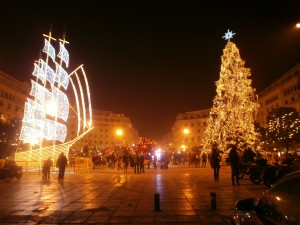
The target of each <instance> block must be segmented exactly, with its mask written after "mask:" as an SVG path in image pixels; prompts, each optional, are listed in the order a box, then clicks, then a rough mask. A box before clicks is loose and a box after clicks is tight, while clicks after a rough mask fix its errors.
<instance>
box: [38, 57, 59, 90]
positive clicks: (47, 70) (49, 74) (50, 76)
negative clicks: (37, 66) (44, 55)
mask: <svg viewBox="0 0 300 225" xmlns="http://www.w3.org/2000/svg"><path fill="white" fill-rule="evenodd" d="M40 61H41V70H40V71H42V72H43V73H44V76H45V78H46V80H47V81H49V82H50V84H51V85H53V84H54V80H55V76H56V74H55V72H54V70H53V69H52V68H51V67H50V66H49V65H48V64H47V63H46V62H45V61H44V60H42V59H41V60H40Z"/></svg>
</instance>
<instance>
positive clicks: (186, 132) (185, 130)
mask: <svg viewBox="0 0 300 225" xmlns="http://www.w3.org/2000/svg"><path fill="white" fill-rule="evenodd" d="M189 133H190V130H189V129H188V128H184V129H183V134H184V136H185V138H184V142H183V143H184V146H185V147H184V150H186V148H187V147H188V146H187V145H188V138H187V135H188V134H189Z"/></svg>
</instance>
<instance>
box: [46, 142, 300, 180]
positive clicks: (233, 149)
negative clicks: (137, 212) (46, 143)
mask: <svg viewBox="0 0 300 225" xmlns="http://www.w3.org/2000/svg"><path fill="white" fill-rule="evenodd" d="M227 150H228V151H229V154H228V158H227V160H228V161H227V162H228V164H230V167H231V182H232V185H240V181H239V169H240V163H241V162H243V163H248V162H254V160H255V157H256V156H257V154H256V153H255V152H254V151H253V150H252V149H251V148H246V149H243V150H241V149H238V147H237V145H234V144H232V145H229V146H228V149H227ZM222 153H223V152H222V151H220V150H219V148H218V145H217V144H216V143H215V144H213V145H212V148H211V151H207V152H204V151H203V152H201V151H195V152H189V153H186V154H166V153H165V152H163V153H161V155H160V157H159V158H158V157H157V155H156V154H150V153H138V152H136V153H129V152H124V153H122V154H116V153H110V154H108V155H106V157H103V156H99V155H93V156H92V163H93V169H96V167H97V166H99V165H107V166H108V168H110V169H117V170H118V171H123V172H124V173H128V169H129V168H131V169H132V170H131V171H132V172H133V173H135V174H139V173H145V170H146V169H150V168H153V169H157V167H158V166H160V168H161V169H168V166H169V164H170V163H171V164H172V165H182V164H185V163H188V166H189V167H195V168H197V167H198V168H201V167H202V168H205V167H206V164H207V163H208V164H209V165H210V167H211V168H212V169H213V178H214V180H215V181H216V182H218V181H219V173H220V168H221V161H222ZM296 159H297V157H296ZM296 159H295V160H296ZM292 160H294V157H289V158H288V157H286V161H287V162H288V163H290V162H291V161H292ZM277 161H278V160H277ZM298 161H299V162H300V158H299V157H298ZM67 165H68V159H67V157H66V156H65V155H64V153H61V154H60V155H59V157H58V158H57V160H56V164H55V166H56V167H57V168H58V179H63V178H64V174H65V168H66V166H67ZM52 167H53V161H52V160H51V158H48V159H47V160H45V161H44V164H43V168H42V171H43V178H42V179H45V180H49V178H50V170H51V168H52Z"/></svg>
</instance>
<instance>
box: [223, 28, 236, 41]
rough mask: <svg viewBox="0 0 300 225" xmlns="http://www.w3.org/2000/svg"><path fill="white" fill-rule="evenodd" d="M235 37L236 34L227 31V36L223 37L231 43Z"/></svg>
mask: <svg viewBox="0 0 300 225" xmlns="http://www.w3.org/2000/svg"><path fill="white" fill-rule="evenodd" d="M233 35H235V33H233V32H232V31H229V30H227V32H226V33H225V35H224V36H223V37H222V38H224V39H225V40H228V41H230V39H231V38H233Z"/></svg>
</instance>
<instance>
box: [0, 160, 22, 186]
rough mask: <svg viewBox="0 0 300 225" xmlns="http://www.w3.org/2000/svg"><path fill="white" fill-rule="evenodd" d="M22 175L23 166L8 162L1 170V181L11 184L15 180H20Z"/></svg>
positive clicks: (11, 161)
mask: <svg viewBox="0 0 300 225" xmlns="http://www.w3.org/2000/svg"><path fill="white" fill-rule="evenodd" d="M22 175H23V173H22V166H18V165H17V164H16V163H15V161H13V160H6V161H5V163H4V165H3V167H2V168H0V180H4V181H5V182H9V181H11V180H12V179H13V178H16V179H17V180H20V179H21V178H22Z"/></svg>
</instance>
